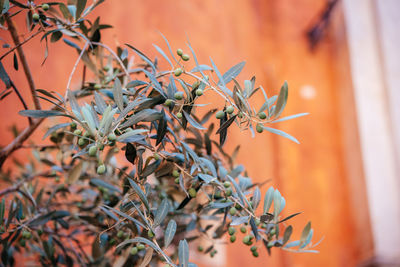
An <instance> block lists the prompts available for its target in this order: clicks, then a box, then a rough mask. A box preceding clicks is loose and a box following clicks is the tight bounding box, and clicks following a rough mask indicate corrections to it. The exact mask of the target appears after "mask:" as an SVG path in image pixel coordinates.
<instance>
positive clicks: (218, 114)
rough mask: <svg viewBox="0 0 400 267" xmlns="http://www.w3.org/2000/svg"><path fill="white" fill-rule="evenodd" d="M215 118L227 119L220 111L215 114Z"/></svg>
mask: <svg viewBox="0 0 400 267" xmlns="http://www.w3.org/2000/svg"><path fill="white" fill-rule="evenodd" d="M215 117H216V118H217V119H222V118H223V117H225V112H223V111H222V110H220V111H218V112H217V114H215Z"/></svg>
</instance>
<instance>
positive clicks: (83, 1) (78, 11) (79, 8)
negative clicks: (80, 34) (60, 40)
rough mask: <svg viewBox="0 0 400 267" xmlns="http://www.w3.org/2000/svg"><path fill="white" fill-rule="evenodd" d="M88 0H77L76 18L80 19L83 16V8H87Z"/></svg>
mask: <svg viewBox="0 0 400 267" xmlns="http://www.w3.org/2000/svg"><path fill="white" fill-rule="evenodd" d="M86 1H87V0H77V1H76V16H75V19H76V20H78V19H79V18H80V17H81V14H82V12H83V10H84V9H85V6H86Z"/></svg>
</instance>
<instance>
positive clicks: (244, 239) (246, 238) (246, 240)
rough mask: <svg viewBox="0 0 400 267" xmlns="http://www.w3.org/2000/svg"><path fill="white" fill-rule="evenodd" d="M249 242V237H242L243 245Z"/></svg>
mask: <svg viewBox="0 0 400 267" xmlns="http://www.w3.org/2000/svg"><path fill="white" fill-rule="evenodd" d="M249 242H250V236H249V235H246V236H244V237H243V243H244V244H248V243H249Z"/></svg>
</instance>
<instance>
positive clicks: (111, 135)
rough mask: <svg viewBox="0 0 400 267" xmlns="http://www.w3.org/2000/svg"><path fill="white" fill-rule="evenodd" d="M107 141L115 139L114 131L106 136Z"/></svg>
mask: <svg viewBox="0 0 400 267" xmlns="http://www.w3.org/2000/svg"><path fill="white" fill-rule="evenodd" d="M107 139H108V141H110V142H113V141H115V140H117V136H116V135H115V134H114V133H110V134H109V135H108V137H107Z"/></svg>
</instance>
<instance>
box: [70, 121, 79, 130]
mask: <svg viewBox="0 0 400 267" xmlns="http://www.w3.org/2000/svg"><path fill="white" fill-rule="evenodd" d="M77 126H78V125H77V124H76V122H74V121H73V122H71V123H70V124H69V127H71V129H76V127H77Z"/></svg>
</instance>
